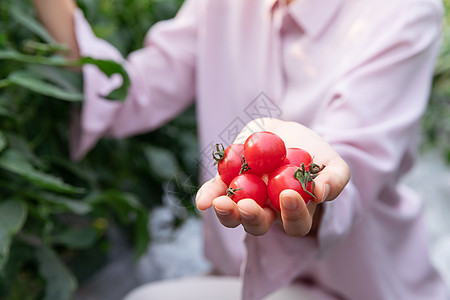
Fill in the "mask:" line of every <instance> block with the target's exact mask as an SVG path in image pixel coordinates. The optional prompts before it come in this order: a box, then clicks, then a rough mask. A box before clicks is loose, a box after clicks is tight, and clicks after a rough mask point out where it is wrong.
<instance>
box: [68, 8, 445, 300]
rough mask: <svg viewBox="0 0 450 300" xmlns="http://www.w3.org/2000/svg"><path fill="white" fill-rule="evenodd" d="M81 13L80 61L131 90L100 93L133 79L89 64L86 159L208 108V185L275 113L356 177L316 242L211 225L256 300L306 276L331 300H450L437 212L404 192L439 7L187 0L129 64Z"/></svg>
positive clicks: (219, 253) (232, 270)
mask: <svg viewBox="0 0 450 300" xmlns="http://www.w3.org/2000/svg"><path fill="white" fill-rule="evenodd" d="M75 17H76V34H77V38H78V42H79V45H80V49H81V53H82V55H85V56H93V57H99V58H111V59H115V60H117V61H120V62H123V64H124V65H125V67H126V68H127V70H128V72H129V75H130V77H131V80H132V86H131V91H130V95H129V98H128V99H127V100H126V102H125V103H123V104H122V103H117V102H109V101H106V100H103V99H102V98H101V96H100V95H104V94H107V93H108V92H109V91H111V90H112V89H113V88H115V87H116V86H117V85H118V84H120V78H112V79H108V78H106V77H105V76H104V75H102V74H101V72H99V71H98V70H97V69H96V68H95V67H92V66H87V67H84V69H83V74H84V78H85V94H86V102H85V105H84V107H83V110H82V114H81V119H80V127H79V128H78V130H77V132H78V135H76V136H74V137H73V148H72V150H73V156H74V158H75V159H80V158H81V157H82V156H83V155H84V154H85V153H86V152H87V151H88V150H89V149H90V148H92V147H93V146H94V145H95V143H96V141H97V140H98V139H99V138H100V137H101V136H104V135H107V136H112V137H125V136H129V135H132V134H137V133H141V132H145V131H148V130H152V129H154V128H156V127H158V126H160V125H161V124H163V123H164V122H166V121H167V120H169V119H170V118H172V117H174V116H176V115H177V114H178V113H179V112H180V111H182V110H183V109H184V108H185V107H186V106H188V105H189V104H190V103H191V101H192V99H193V98H194V97H195V99H196V105H197V112H198V125H199V126H198V130H199V132H198V133H199V137H200V144H201V149H203V151H202V153H201V154H202V162H201V171H202V175H203V179H208V178H210V177H211V176H212V174H214V169H213V167H212V164H211V163H210V153H211V151H210V149H211V147H212V145H213V144H214V143H216V142H223V143H225V144H229V143H231V142H232V141H233V139H234V137H235V136H236V134H237V132H238V131H239V130H240V129H241V128H242V127H243V125H244V124H246V123H247V122H249V121H250V120H251V119H253V118H255V117H261V116H265V117H274V118H280V119H284V120H291V121H296V122H299V123H302V124H304V125H306V126H309V127H310V128H312V129H314V130H316V131H317V132H319V133H320V134H321V135H322V136H323V137H324V138H325V139H326V140H327V141H328V142H330V143H331V144H332V145H333V146H334V148H335V149H336V150H337V151H338V152H339V153H340V155H341V156H342V157H343V158H344V159H345V160H346V161H347V162H348V164H349V166H350V168H351V171H352V179H351V181H350V183H349V185H348V186H347V187H346V189H345V190H344V192H343V193H342V194H341V195H340V196H339V198H338V199H336V200H335V201H333V202H329V203H326V204H325V206H324V216H323V220H322V223H321V224H320V230H319V236H318V239H317V240H314V239H312V238H308V237H307V238H294V237H289V236H287V235H285V234H284V233H283V231H282V230H281V229H280V228H279V227H278V226H274V227H273V228H272V229H271V230H270V231H269V233H268V234H266V235H265V236H262V237H254V236H246V235H245V234H244V232H243V230H242V229H241V228H237V229H225V228H224V227H223V226H221V225H220V224H219V223H218V222H217V220H216V218H215V216H214V215H213V214H212V213H211V212H208V213H206V214H205V216H204V219H205V241H206V250H205V251H206V255H207V257H208V258H209V259H210V260H211V261H212V262H213V263H214V264H215V266H216V267H217V268H218V270H220V271H221V272H223V273H224V274H227V275H234V274H238V273H239V270H241V274H242V276H243V280H244V287H243V298H244V299H246V300H252V299H261V298H262V297H263V296H264V295H267V294H269V293H271V292H273V291H274V290H276V289H277V288H279V287H281V286H285V285H288V284H291V283H292V282H294V281H295V282H305V280H306V281H308V282H312V283H313V286H312V288H311V290H312V291H313V293H315V294H316V298H317V299H333V298H335V299H351V300H352V299H355V300H361V299H364V300H372V299H373V300H380V299H383V300H391V299H392V300H398V299H408V300H415V299H417V300H418V299H434V300H440V299H449V298H448V294H447V290H446V287H445V285H444V283H443V281H442V280H441V278H440V276H439V275H438V274H437V273H436V271H435V269H434V268H433V267H432V265H431V263H430V260H429V258H428V252H427V240H426V235H425V232H424V224H423V219H422V210H423V206H422V205H423V204H422V202H421V201H420V200H419V199H418V198H417V197H416V196H415V194H414V193H413V192H412V191H410V190H408V189H407V188H405V187H403V186H401V185H400V184H399V182H398V180H399V178H400V177H401V176H402V175H403V174H404V173H406V172H407V171H408V170H409V169H410V167H411V165H412V163H413V160H414V157H415V149H416V146H417V143H416V140H417V136H418V129H419V120H420V117H421V115H422V114H423V112H424V109H425V107H426V104H427V98H428V93H429V90H430V83H431V77H432V72H433V67H434V62H435V60H436V57H437V54H438V49H439V36H440V28H441V19H442V4H441V3H440V2H438V0H414V1H392V0H366V1H356V0H334V1H327V0H297V1H294V2H293V3H292V4H291V5H290V6H286V4H285V3H284V2H283V1H279V2H278V1H276V0H239V1H237V0H236V1H232V0H187V1H185V3H184V5H183V7H182V9H181V10H180V12H179V13H178V15H177V16H176V17H175V18H174V19H172V20H169V21H165V22H161V23H159V24H157V25H155V26H154V27H153V28H152V29H151V30H150V31H149V34H148V36H147V38H146V43H145V47H144V48H143V49H142V50H139V51H136V52H134V53H132V54H130V56H129V57H128V58H127V59H124V58H122V57H121V56H120V55H119V53H118V52H117V50H115V49H114V48H113V47H112V46H111V45H109V44H107V43H105V42H104V41H102V40H99V39H97V38H96V37H95V36H94V35H93V33H92V31H91V29H90V27H89V25H88V24H87V22H86V21H85V19H84V18H83V15H82V13H81V12H80V11H77V12H76V16H75ZM255 130H257V128H255ZM428 200H429V201H432V199H428Z"/></svg>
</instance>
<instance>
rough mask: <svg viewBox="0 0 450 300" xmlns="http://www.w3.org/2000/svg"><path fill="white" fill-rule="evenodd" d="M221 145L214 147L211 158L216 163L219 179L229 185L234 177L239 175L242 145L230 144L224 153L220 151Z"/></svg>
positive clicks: (242, 153)
mask: <svg viewBox="0 0 450 300" xmlns="http://www.w3.org/2000/svg"><path fill="white" fill-rule="evenodd" d="M221 146H222V145H220V144H217V145H216V151H215V152H214V153H213V157H214V159H215V160H216V162H218V163H217V171H218V172H219V175H220V179H222V181H223V182H225V184H226V185H229V184H230V182H231V180H233V178H234V177H236V176H238V175H239V172H240V171H241V167H242V156H243V155H244V144H232V145H231V146H228V148H227V149H225V151H223V146H222V149H220V147H221Z"/></svg>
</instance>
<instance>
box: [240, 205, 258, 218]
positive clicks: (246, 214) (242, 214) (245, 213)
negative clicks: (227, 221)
mask: <svg viewBox="0 0 450 300" xmlns="http://www.w3.org/2000/svg"><path fill="white" fill-rule="evenodd" d="M239 213H240V214H241V217H242V218H243V219H245V220H247V221H251V220H253V219H254V218H255V216H254V215H252V214H250V213H248V212H246V211H245V210H243V209H242V208H240V207H239Z"/></svg>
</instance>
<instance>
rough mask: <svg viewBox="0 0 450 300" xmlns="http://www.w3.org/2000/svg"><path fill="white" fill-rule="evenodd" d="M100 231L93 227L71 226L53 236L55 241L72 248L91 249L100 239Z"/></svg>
mask: <svg viewBox="0 0 450 300" xmlns="http://www.w3.org/2000/svg"><path fill="white" fill-rule="evenodd" d="M98 236H99V235H98V232H97V230H95V229H94V228H92V227H85V228H69V229H67V230H65V231H64V232H63V233H61V234H59V235H56V236H54V237H53V241H54V242H55V243H58V244H61V245H64V246H66V247H69V248H71V249H75V250H83V249H89V248H90V247H92V246H93V245H94V243H95V242H96V241H97V239H98Z"/></svg>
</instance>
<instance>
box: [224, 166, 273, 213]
mask: <svg viewBox="0 0 450 300" xmlns="http://www.w3.org/2000/svg"><path fill="white" fill-rule="evenodd" d="M227 195H228V197H230V198H231V199H232V200H233V201H234V202H236V203H238V202H239V201H240V200H242V199H246V198H250V199H253V200H254V201H255V202H256V203H258V205H259V206H261V207H262V206H264V205H265V204H266V202H267V186H266V183H265V182H264V181H263V180H262V179H261V177H258V176H256V175H253V174H249V173H244V174H241V175H239V176H237V177H235V178H234V179H233V180H232V181H231V183H230V186H229V188H228V189H227Z"/></svg>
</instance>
